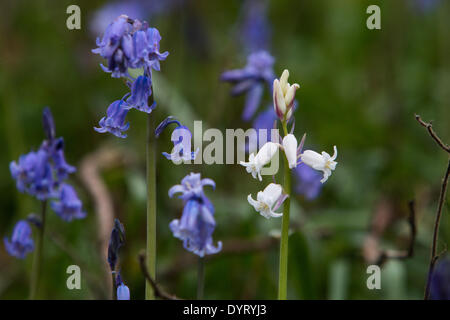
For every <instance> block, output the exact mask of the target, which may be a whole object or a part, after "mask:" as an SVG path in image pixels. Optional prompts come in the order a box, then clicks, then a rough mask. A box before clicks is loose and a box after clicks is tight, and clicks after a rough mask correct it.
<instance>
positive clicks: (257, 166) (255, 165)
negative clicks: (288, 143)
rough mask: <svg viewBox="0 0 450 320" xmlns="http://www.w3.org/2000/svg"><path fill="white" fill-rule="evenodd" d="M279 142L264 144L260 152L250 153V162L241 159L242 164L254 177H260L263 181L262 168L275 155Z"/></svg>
mask: <svg viewBox="0 0 450 320" xmlns="http://www.w3.org/2000/svg"><path fill="white" fill-rule="evenodd" d="M278 148H279V144H277V143H275V142H267V143H266V144H264V145H263V146H262V147H261V149H259V151H258V153H257V154H256V155H255V154H254V153H252V154H250V157H249V159H248V162H244V161H241V162H240V164H241V166H244V167H245V169H246V170H247V172H248V173H251V175H252V177H253V178H254V179H259V181H262V176H261V170H262V168H263V167H264V166H265V165H266V164H268V163H269V162H270V161H271V160H272V158H273V156H274V155H275V154H276V153H277V151H278Z"/></svg>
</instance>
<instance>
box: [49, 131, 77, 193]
mask: <svg viewBox="0 0 450 320" xmlns="http://www.w3.org/2000/svg"><path fill="white" fill-rule="evenodd" d="M41 150H44V151H45V152H46V153H47V154H48V156H49V161H50V160H52V161H51V163H50V165H51V166H52V169H53V170H54V172H55V174H56V175H55V178H56V181H55V183H57V184H59V183H61V182H62V181H63V180H65V179H67V177H68V176H69V174H71V173H74V172H75V171H76V168H75V167H73V166H71V165H69V164H68V163H67V162H66V158H65V156H64V139H63V138H62V137H60V138H57V139H55V138H53V139H52V140H44V142H43V143H42V145H41ZM55 187H56V186H55Z"/></svg>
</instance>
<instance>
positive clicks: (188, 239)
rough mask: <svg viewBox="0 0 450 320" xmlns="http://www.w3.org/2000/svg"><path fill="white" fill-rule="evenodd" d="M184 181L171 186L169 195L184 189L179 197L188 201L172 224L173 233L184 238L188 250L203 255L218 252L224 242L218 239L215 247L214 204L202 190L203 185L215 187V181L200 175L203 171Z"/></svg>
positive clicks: (192, 174) (187, 177) (189, 176)
mask: <svg viewBox="0 0 450 320" xmlns="http://www.w3.org/2000/svg"><path fill="white" fill-rule="evenodd" d="M181 183H182V184H181V185H175V186H173V187H172V188H170V190H169V196H170V197H173V196H174V195H175V194H177V193H181V195H180V196H179V197H180V198H181V199H183V200H184V202H185V206H184V209H183V213H182V215H181V218H180V219H175V220H173V221H172V222H171V223H170V225H169V227H170V229H171V231H172V233H173V235H174V237H176V238H178V239H180V240H182V241H183V246H184V248H185V249H186V250H188V251H190V252H193V253H194V254H196V255H198V256H200V257H203V256H204V255H206V254H215V253H217V252H219V251H220V250H221V249H222V242H220V241H219V242H218V243H217V247H215V246H214V245H213V240H212V234H213V232H214V229H215V227H216V222H215V220H214V206H213V205H212V203H211V201H209V199H208V198H207V197H206V196H205V194H204V193H203V186H204V185H211V186H213V187H214V186H215V183H214V181H212V180H211V179H200V174H195V173H191V174H190V175H188V176H186V177H185V178H184V179H183V180H182V182H181Z"/></svg>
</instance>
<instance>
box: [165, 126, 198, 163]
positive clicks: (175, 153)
mask: <svg viewBox="0 0 450 320" xmlns="http://www.w3.org/2000/svg"><path fill="white" fill-rule="evenodd" d="M171 140H172V142H173V150H172V152H171V153H167V152H163V153H162V154H163V155H164V156H165V157H166V158H167V159H168V160H172V161H173V162H175V163H178V162H180V161H190V160H194V159H195V157H196V156H197V153H198V151H199V149H197V150H196V151H191V140H192V133H191V131H190V130H189V128H188V127H185V126H178V127H176V128H175V129H174V130H173V132H172V138H171Z"/></svg>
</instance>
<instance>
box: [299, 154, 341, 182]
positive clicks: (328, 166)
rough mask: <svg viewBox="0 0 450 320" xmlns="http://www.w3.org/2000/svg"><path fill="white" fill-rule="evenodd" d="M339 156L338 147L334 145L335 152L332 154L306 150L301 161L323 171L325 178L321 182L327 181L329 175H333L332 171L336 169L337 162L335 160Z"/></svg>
mask: <svg viewBox="0 0 450 320" xmlns="http://www.w3.org/2000/svg"><path fill="white" fill-rule="evenodd" d="M336 157H337V149H336V146H334V154H333V156H330V155H329V154H328V153H326V152H325V151H323V152H322V154H319V153H317V152H315V151H312V150H305V151H304V152H303V153H302V154H301V156H300V159H301V161H302V162H303V163H304V164H306V165H308V166H310V167H311V168H313V169H314V170H318V171H322V172H323V178H322V180H320V182H321V183H325V181H327V180H328V177H329V176H330V175H331V172H332V171H333V170H334V169H336V165H337V162H336V161H335V160H336Z"/></svg>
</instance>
